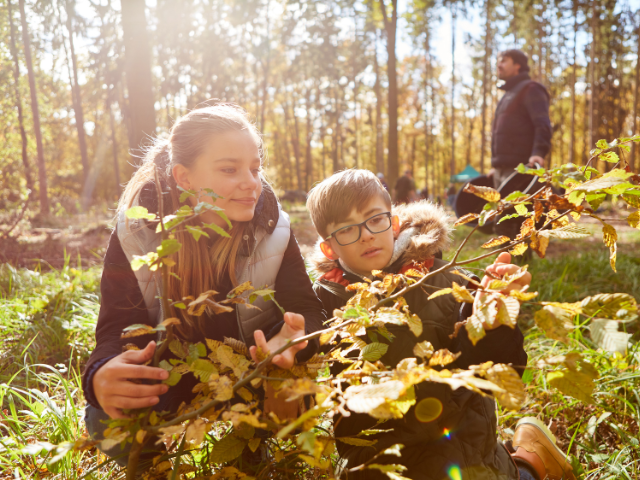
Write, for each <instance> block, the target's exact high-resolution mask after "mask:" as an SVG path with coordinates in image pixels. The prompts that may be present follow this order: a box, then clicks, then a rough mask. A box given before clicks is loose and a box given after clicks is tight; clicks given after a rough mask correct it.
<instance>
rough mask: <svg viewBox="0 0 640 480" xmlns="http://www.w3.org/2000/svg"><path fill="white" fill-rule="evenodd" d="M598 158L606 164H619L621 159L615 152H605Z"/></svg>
mask: <svg viewBox="0 0 640 480" xmlns="http://www.w3.org/2000/svg"><path fill="white" fill-rule="evenodd" d="M598 158H599V159H600V160H604V161H605V162H609V163H618V162H619V161H620V157H619V156H618V154H617V153H615V152H604V153H601V154H600V155H599V156H598Z"/></svg>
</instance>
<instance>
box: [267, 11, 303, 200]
mask: <svg viewBox="0 0 640 480" xmlns="http://www.w3.org/2000/svg"><path fill="white" fill-rule="evenodd" d="M270 6H271V1H270V0H269V1H267V10H266V18H267V41H266V43H267V60H266V63H265V64H264V78H263V80H262V100H261V102H260V130H261V131H262V132H265V131H266V130H265V128H266V126H265V112H266V107H267V88H268V86H269V72H270V69H271V22H270V19H269V7H270ZM294 116H295V113H294ZM298 188H299V185H298Z"/></svg>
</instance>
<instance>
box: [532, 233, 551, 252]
mask: <svg viewBox="0 0 640 480" xmlns="http://www.w3.org/2000/svg"><path fill="white" fill-rule="evenodd" d="M529 246H530V247H531V250H533V251H534V252H536V253H537V254H538V256H539V257H540V258H544V256H545V255H546V253H547V247H548V246H549V237H543V236H541V235H538V233H537V232H533V233H532V234H531V243H530V244H529Z"/></svg>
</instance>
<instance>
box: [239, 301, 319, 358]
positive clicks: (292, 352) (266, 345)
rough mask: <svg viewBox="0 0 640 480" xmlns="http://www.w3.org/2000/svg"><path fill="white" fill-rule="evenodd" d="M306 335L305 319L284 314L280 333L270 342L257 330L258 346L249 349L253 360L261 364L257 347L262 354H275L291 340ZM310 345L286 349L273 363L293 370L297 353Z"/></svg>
mask: <svg viewBox="0 0 640 480" xmlns="http://www.w3.org/2000/svg"><path fill="white" fill-rule="evenodd" d="M304 335H305V330H304V317H303V316H302V315H299V314H297V313H291V312H287V313H285V314H284V325H283V326H282V328H281V329H280V332H279V333H278V334H277V335H275V336H274V337H273V338H272V339H271V340H269V341H268V342H267V339H266V338H265V336H264V333H263V332H262V330H256V331H255V332H254V333H253V338H254V339H255V342H256V345H255V346H253V347H251V348H250V349H249V352H250V353H251V358H253V361H254V362H256V363H259V362H258V357H257V355H256V353H257V351H258V349H257V347H260V348H261V349H262V352H263V353H265V354H266V353H268V352H274V351H276V350H279V349H280V348H282V347H284V346H285V345H286V344H287V343H289V342H290V341H291V340H295V339H296V338H300V337H304ZM308 343H309V342H302V343H299V344H298V345H294V346H292V347H290V348H288V349H286V350H285V351H284V352H282V353H281V354H279V355H276V356H275V357H273V359H272V360H271V363H273V364H274V365H277V366H278V367H280V368H285V369H289V368H291V367H292V366H293V363H294V360H295V357H296V353H298V352H299V351H300V350H302V349H303V348H305V347H306V346H307V344H308Z"/></svg>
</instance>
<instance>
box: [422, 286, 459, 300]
mask: <svg viewBox="0 0 640 480" xmlns="http://www.w3.org/2000/svg"><path fill="white" fill-rule="evenodd" d="M452 292H453V288H441V289H440V290H436V291H435V292H433V293H432V294H431V295H429V298H428V299H427V300H433V299H434V298H437V297H440V296H442V295H446V294H448V293H452Z"/></svg>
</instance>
